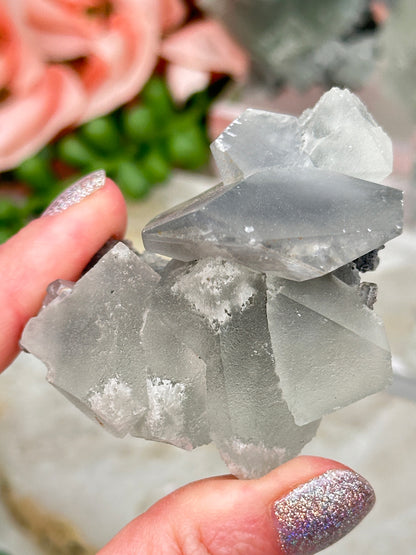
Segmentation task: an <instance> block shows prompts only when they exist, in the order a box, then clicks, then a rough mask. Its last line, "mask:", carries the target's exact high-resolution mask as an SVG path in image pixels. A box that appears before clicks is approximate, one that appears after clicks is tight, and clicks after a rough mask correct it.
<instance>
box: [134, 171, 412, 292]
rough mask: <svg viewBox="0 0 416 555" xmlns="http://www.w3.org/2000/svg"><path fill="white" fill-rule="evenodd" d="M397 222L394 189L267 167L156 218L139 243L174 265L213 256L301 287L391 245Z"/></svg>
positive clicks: (399, 225)
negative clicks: (296, 283) (273, 274)
mask: <svg viewBox="0 0 416 555" xmlns="http://www.w3.org/2000/svg"><path fill="white" fill-rule="evenodd" d="M402 218H403V215H402V192H401V191H399V190H398V189H393V188H391V187H386V186H384V185H379V184H377V183H371V182H368V181H363V180H361V179H357V178H354V177H350V176H346V175H343V174H340V173H337V172H331V171H327V170H320V169H316V168H290V169H288V168H280V167H273V168H269V169H266V170H263V171H261V172H258V173H255V174H252V175H251V176H249V177H247V178H246V179H244V180H242V181H237V182H235V183H233V184H230V185H227V186H223V185H217V186H216V187H213V188H212V189H210V190H209V191H207V192H206V193H203V194H202V195H199V196H198V197H195V198H193V199H191V200H190V201H188V202H187V203H184V204H182V205H179V206H178V207H176V208H174V209H172V210H170V211H168V212H165V213H163V214H161V215H160V216H157V217H156V218H155V219H154V220H152V221H151V222H150V223H149V224H147V226H146V227H145V228H144V230H143V242H144V245H145V247H146V249H148V250H150V251H154V252H157V253H159V254H163V255H166V256H170V257H172V258H176V259H178V260H183V261H190V260H195V259H199V258H203V257H209V256H220V257H222V258H224V259H229V260H235V261H237V262H239V263H240V264H244V265H246V266H248V267H250V268H253V269H254V270H257V271H260V272H265V271H273V272H276V273H277V274H278V275H279V276H280V277H283V278H286V279H290V280H295V281H303V280H308V279H312V278H316V277H319V276H322V275H324V274H327V273H329V272H331V271H333V270H335V269H337V268H339V267H340V266H343V265H344V264H347V263H348V262H351V261H352V260H354V259H356V258H358V257H359V256H361V255H363V254H365V253H366V252H368V251H370V250H373V249H376V248H378V247H380V246H381V245H383V244H384V243H385V242H386V241H389V240H390V239H393V238H394V237H396V236H397V235H399V234H400V233H401V231H402Z"/></svg>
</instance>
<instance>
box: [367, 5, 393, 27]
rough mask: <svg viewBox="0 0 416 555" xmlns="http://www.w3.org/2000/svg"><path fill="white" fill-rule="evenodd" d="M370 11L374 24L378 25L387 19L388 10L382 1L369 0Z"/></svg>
mask: <svg viewBox="0 0 416 555" xmlns="http://www.w3.org/2000/svg"><path fill="white" fill-rule="evenodd" d="M370 10H371V13H372V15H373V18H374V20H375V22H376V23H378V24H379V25H381V24H382V23H384V22H385V21H386V20H387V19H388V17H389V12H390V8H389V6H388V5H387V3H386V2H385V1H384V0H371V3H370Z"/></svg>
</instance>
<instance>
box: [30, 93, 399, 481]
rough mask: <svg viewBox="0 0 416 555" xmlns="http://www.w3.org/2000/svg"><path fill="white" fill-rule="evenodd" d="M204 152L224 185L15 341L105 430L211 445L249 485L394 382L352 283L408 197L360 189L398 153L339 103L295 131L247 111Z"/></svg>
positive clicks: (96, 269) (109, 264) (85, 281)
mask: <svg viewBox="0 0 416 555" xmlns="http://www.w3.org/2000/svg"><path fill="white" fill-rule="evenodd" d="M212 151H213V154H214V157H215V159H216V162H217V165H218V168H219V170H220V173H221V176H222V179H223V183H220V184H219V185H217V186H216V187H213V188H212V189H210V190H209V191H207V192H206V193H203V194H202V195H200V196H198V197H196V198H194V199H191V200H190V201H188V202H186V203H184V204H182V205H180V206H177V207H175V208H173V209H171V210H170V211H168V212H165V213H164V214H161V215H160V216H158V217H157V218H155V219H154V220H153V221H151V222H150V223H149V224H148V225H147V226H146V227H145V229H144V230H143V240H144V244H145V247H146V249H147V250H146V251H145V253H143V254H142V255H138V254H137V253H135V252H134V251H133V250H131V249H130V248H129V247H128V246H127V245H125V244H123V243H117V244H115V245H114V246H113V247H112V248H111V249H110V250H108V251H107V252H106V253H105V254H104V255H103V256H102V257H101V258H100V259H99V260H98V262H96V263H95V265H93V266H92V267H91V268H90V269H89V270H88V272H87V273H85V275H84V276H83V277H82V278H81V279H80V280H79V281H78V282H77V283H74V284H71V283H69V282H61V281H58V282H54V283H53V284H51V286H50V287H49V292H48V296H47V299H46V301H45V303H44V307H43V309H42V310H41V312H40V313H39V315H38V316H37V317H36V318H32V320H30V321H29V323H28V324H27V326H26V328H25V330H24V333H23V336H22V339H21V343H22V346H23V347H24V348H25V349H26V350H28V351H30V352H32V353H33V354H35V355H36V356H37V357H39V358H40V359H41V360H42V361H44V362H45V363H46V365H47V366H48V380H49V381H50V382H51V383H52V384H53V385H54V386H55V387H56V388H57V389H59V390H60V391H61V392H62V393H63V394H64V395H66V396H67V397H68V398H69V399H70V400H71V401H72V402H73V403H75V404H76V405H77V406H78V407H79V408H80V409H81V410H82V411H84V412H85V413H86V414H88V415H89V416H90V417H92V418H94V419H96V420H98V421H99V422H100V423H101V424H102V425H103V426H104V427H106V428H107V429H109V430H110V431H111V432H113V433H114V434H116V435H118V436H120V437H121V436H124V435H125V434H127V433H129V434H131V435H133V436H138V437H145V438H147V439H153V440H157V441H164V442H168V443H171V444H173V445H177V446H178V447H182V448H184V449H193V448H195V447H198V446H200V445H203V444H206V443H209V442H210V441H214V442H215V444H216V445H217V447H218V449H219V451H220V453H221V455H222V457H223V459H224V460H225V462H226V463H227V465H228V466H229V468H230V470H231V471H232V472H233V473H234V474H235V475H237V476H240V477H257V476H261V475H263V474H265V473H267V472H268V471H269V470H270V469H272V468H273V467H275V466H276V465H279V464H281V463H282V462H284V461H286V460H288V459H289V458H291V457H293V456H295V455H296V454H297V453H298V452H299V451H300V450H301V449H302V447H303V446H304V445H305V443H307V442H308V441H309V440H310V439H311V438H312V437H313V436H314V434H315V432H316V430H317V428H318V425H319V419H320V418H321V416H322V415H324V414H327V413H329V412H331V411H333V410H336V409H338V408H340V407H343V406H345V405H347V404H349V403H351V402H353V401H356V400H358V399H360V398H362V397H364V396H366V395H369V394H371V393H374V392H376V391H378V390H380V389H382V388H383V387H385V386H386V385H387V384H388V383H389V379H390V373H391V368H390V353H389V348H388V345H387V342H386V338H385V334H384V330H383V325H382V323H381V321H380V319H379V318H378V317H377V315H376V314H375V313H374V312H373V311H372V310H371V307H372V305H373V303H374V301H375V291H376V287H375V285H374V284H369V283H363V284H361V283H360V277H359V271H365V270H369V269H373V268H374V267H375V266H376V264H377V251H378V249H380V248H381V247H382V245H383V244H384V243H385V242H386V241H388V240H389V239H392V238H394V237H395V236H396V235H398V234H399V233H400V232H401V226H402V198H401V197H402V194H401V192H400V191H398V190H396V189H392V188H389V187H385V186H383V185H379V184H377V183H374V182H370V181H367V179H369V178H372V179H375V180H381V179H382V178H383V177H385V176H386V175H387V174H388V173H389V171H390V169H391V144H390V140H389V139H388V137H387V136H386V135H385V134H384V132H383V131H382V130H381V129H380V127H378V126H377V124H376V123H375V122H374V120H373V119H372V118H371V116H370V115H369V114H368V113H367V111H366V109H365V108H364V106H363V105H362V104H361V103H360V101H359V100H358V99H357V98H356V97H354V95H352V94H351V93H349V92H348V91H341V90H339V89H333V90H331V91H329V92H328V93H327V94H325V95H324V96H323V97H322V99H321V100H320V101H319V102H318V104H317V105H316V106H315V108H314V109H313V110H309V111H307V112H306V113H304V114H303V115H302V116H301V117H300V118H299V119H296V118H294V117H291V116H284V115H281V114H273V113H268V112H262V111H256V110H247V111H246V112H244V113H243V114H242V115H241V116H240V117H239V118H238V119H237V120H236V121H234V122H233V123H232V124H231V125H230V126H229V127H228V128H227V129H226V130H225V131H224V132H223V133H222V135H220V137H218V139H217V140H216V141H214V143H213V145H212ZM341 171H342V173H341ZM149 251H150V252H149ZM159 254H163V255H166V256H168V257H170V259H171V260H166V259H164V258H162V257H160V256H159Z"/></svg>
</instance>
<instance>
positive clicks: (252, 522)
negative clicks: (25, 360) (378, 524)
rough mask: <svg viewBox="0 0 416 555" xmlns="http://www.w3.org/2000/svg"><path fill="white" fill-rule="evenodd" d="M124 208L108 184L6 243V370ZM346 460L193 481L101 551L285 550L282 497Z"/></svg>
mask: <svg viewBox="0 0 416 555" xmlns="http://www.w3.org/2000/svg"><path fill="white" fill-rule="evenodd" d="M126 219H127V215H126V206H125V203H124V200H123V197H122V195H121V193H120V191H119V189H118V188H117V186H116V185H115V184H114V183H113V182H112V181H111V180H109V179H107V181H106V184H105V186H104V187H103V188H102V189H100V190H98V191H96V192H95V193H93V194H92V195H91V196H89V197H87V198H85V199H84V200H83V201H82V202H80V203H79V204H76V205H73V206H71V207H70V208H68V209H67V210H65V211H64V212H61V213H60V214H56V215H53V216H46V217H41V218H39V219H37V220H34V221H33V222H31V223H30V224H29V225H27V226H26V227H25V228H24V229H22V230H21V231H20V232H19V233H18V234H17V235H15V236H14V237H12V238H11V239H10V240H9V241H7V242H6V243H5V244H4V245H1V246H0V269H1V270H0V271H1V288H2V289H1V290H0V306H1V307H2V310H1V312H0V337H1V338H2V341H1V344H0V371H1V370H3V369H5V368H6V367H7V366H8V365H9V364H10V363H11V362H12V361H13V359H14V358H15V357H16V356H17V354H18V352H19V347H18V340H19V337H20V335H21V332H22V330H23V327H24V325H25V323H26V322H27V320H28V319H29V318H30V317H32V316H34V315H35V314H36V313H37V312H38V310H39V308H40V306H41V303H42V299H43V297H44V294H45V290H46V287H47V285H48V284H49V283H50V282H51V281H54V280H55V279H58V278H61V279H66V280H76V279H77V278H78V277H79V275H80V274H81V271H82V269H83V268H84V267H85V265H86V264H87V262H88V261H89V260H90V258H91V257H92V256H93V255H94V254H95V252H96V251H97V250H98V249H99V248H100V247H101V246H102V245H103V244H104V243H105V242H106V241H107V240H108V239H109V238H110V237H115V238H122V237H123V234H124V231H125V228H126ZM336 468H345V467H344V466H343V465H341V464H340V463H337V462H334V461H330V460H327V459H322V458H317V457H298V458H296V459H294V460H292V461H289V462H288V463H286V464H284V465H282V466H280V467H279V468H277V469H275V470H273V471H272V472H270V473H269V474H268V475H267V476H264V477H263V478H261V479H259V480H237V479H235V478H234V477H233V476H220V477H215V478H210V479H206V480H201V481H198V482H195V483H192V484H189V485H187V486H185V487H183V488H180V489H179V490H177V491H175V492H173V493H172V494H170V495H168V496H167V497H165V498H163V499H161V500H160V501H159V502H157V503H156V504H155V505H153V506H152V507H151V508H150V509H149V510H148V511H146V512H145V513H144V514H142V515H140V516H139V517H137V518H136V519H135V520H133V521H132V522H131V523H130V524H128V525H127V526H126V527H125V528H124V529H123V530H121V532H119V534H117V536H115V537H114V538H113V540H111V541H110V543H109V544H107V545H106V546H105V547H104V548H103V549H101V551H100V552H99V555H139V554H146V555H153V554H154V555H165V554H166V555H176V554H178V555H180V554H181V555H207V554H210V555H225V554H227V555H240V554H241V555H279V554H282V555H283V553H284V552H283V550H282V548H281V547H280V545H279V541H278V535H277V531H276V527H275V524H274V521H273V517H272V506H273V502H274V501H275V500H276V499H279V498H281V497H283V496H285V495H286V494H287V493H288V492H289V491H290V490H292V489H293V488H295V487H297V486H298V485H300V484H303V483H305V482H307V481H309V480H311V479H312V478H314V477H315V476H319V475H320V474H322V473H324V472H326V471H327V470H330V469H336Z"/></svg>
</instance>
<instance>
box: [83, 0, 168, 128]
mask: <svg viewBox="0 0 416 555" xmlns="http://www.w3.org/2000/svg"><path fill="white" fill-rule="evenodd" d="M123 5H124V8H125V11H124V13H119V14H114V15H112V16H111V17H110V19H109V21H108V26H109V29H108V31H107V32H106V33H105V34H104V35H102V36H100V37H99V38H97V39H96V40H94V41H93V42H92V53H93V55H94V56H96V57H97V58H98V59H99V60H101V62H102V65H103V67H106V69H107V76H106V78H105V79H104V80H102V81H101V82H100V83H97V86H96V88H95V89H94V88H93V83H92V81H91V80H90V81H89V82H88V83H87V82H85V84H86V87H87V86H88V88H89V98H88V102H87V106H86V109H85V112H84V113H83V114H82V117H81V121H87V120H89V119H91V118H94V117H97V116H100V115H102V114H106V113H108V112H110V111H111V110H113V109H114V108H116V107H117V106H120V105H121V104H124V103H125V102H128V101H129V100H131V99H132V98H133V97H134V96H135V95H136V94H137V93H138V92H139V91H140V89H141V88H142V86H143V85H144V84H145V83H146V81H147V80H148V79H149V77H150V75H151V73H152V71H153V69H154V67H155V65H156V61H157V51H158V45H159V21H158V7H157V5H156V3H155V2H154V1H153V0H140V1H137V0H124V1H123ZM81 78H82V79H84V78H85V76H83V75H81Z"/></svg>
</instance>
